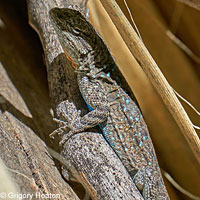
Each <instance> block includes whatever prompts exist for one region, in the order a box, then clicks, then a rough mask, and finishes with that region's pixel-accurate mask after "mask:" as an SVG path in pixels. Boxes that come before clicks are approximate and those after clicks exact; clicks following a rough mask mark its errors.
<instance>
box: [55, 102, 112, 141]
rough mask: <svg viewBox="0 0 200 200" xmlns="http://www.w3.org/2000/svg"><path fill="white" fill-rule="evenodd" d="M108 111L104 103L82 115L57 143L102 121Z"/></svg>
mask: <svg viewBox="0 0 200 200" xmlns="http://www.w3.org/2000/svg"><path fill="white" fill-rule="evenodd" d="M108 113H109V109H108V106H106V105H105V106H101V107H97V108H96V109H95V110H93V111H91V112H89V113H88V114H86V115H84V116H83V117H81V118H80V119H78V120H77V121H75V122H74V125H73V128H72V129H71V130H70V131H69V132H68V134H65V135H64V136H63V138H62V140H61V141H60V143H59V144H60V145H62V144H63V143H65V142H66V141H67V140H68V139H69V138H70V137H72V136H73V135H74V134H76V133H80V132H83V131H84V130H86V129H88V128H92V127H94V126H97V125H99V124H100V123H102V122H104V121H105V120H106V119H107V116H108Z"/></svg>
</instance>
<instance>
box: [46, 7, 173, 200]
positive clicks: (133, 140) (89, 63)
mask: <svg viewBox="0 0 200 200" xmlns="http://www.w3.org/2000/svg"><path fill="white" fill-rule="evenodd" d="M50 17H51V20H52V24H53V26H54V29H55V31H56V32H57V35H58V38H59V40H60V43H61V45H62V47H63V49H64V51H65V52H67V55H68V56H69V57H70V58H71V60H73V63H74V64H75V67H76V72H77V80H78V84H79V89H80V92H81V94H82V96H83V98H84V100H85V102H86V103H87V105H88V107H89V109H90V112H89V113H88V114H86V115H85V116H83V117H81V118H80V119H79V120H78V121H76V122H75V123H74V126H73V127H71V130H70V131H69V134H68V137H69V136H71V135H73V134H74V133H77V132H80V131H84V130H86V129H88V128H90V127H93V126H96V125H99V126H100V128H101V130H102V133H103V135H104V137H105V139H106V140H107V141H108V143H109V144H110V146H111V147H112V148H113V150H114V151H115V152H116V154H117V155H118V156H119V158H120V159H121V161H122V162H123V164H124V166H125V167H126V169H127V171H128V172H129V174H130V175H131V177H132V179H133V180H134V182H135V184H136V186H137V188H138V189H139V190H140V192H141V193H142V196H143V198H144V199H145V200H168V199H169V196H168V193H167V191H166V188H165V185H164V183H163V180H162V176H161V173H160V169H159V166H158V163H157V159H156V155H155V152H154V148H153V144H152V141H151V139H150V136H149V133H148V129H147V126H146V124H145V122H144V119H143V117H142V115H141V112H140V110H139V108H138V107H137V105H136V104H135V102H134V101H133V100H132V99H131V98H130V97H129V96H128V95H127V94H126V92H125V91H124V90H123V89H122V88H121V87H120V85H119V83H120V82H123V80H119V79H120V77H118V76H116V74H117V73H116V72H115V71H116V70H117V66H116V64H115V62H114V60H113V58H112V56H111V54H110V52H109V50H108V49H107V47H106V45H105V44H104V42H103V40H102V38H101V37H100V36H99V34H98V33H97V32H96V31H95V29H94V28H93V26H92V25H91V24H90V23H89V21H88V20H87V19H85V18H84V16H83V15H82V14H81V13H80V12H79V11H77V10H73V9H67V8H65V9H59V8H54V9H52V10H51V11H50ZM113 74H114V75H115V76H113ZM118 74H119V73H118ZM123 83H124V82H123ZM125 85H126V84H125ZM63 129H64V128H63ZM66 140H67V136H66V138H65V139H64V140H63V142H64V141H66Z"/></svg>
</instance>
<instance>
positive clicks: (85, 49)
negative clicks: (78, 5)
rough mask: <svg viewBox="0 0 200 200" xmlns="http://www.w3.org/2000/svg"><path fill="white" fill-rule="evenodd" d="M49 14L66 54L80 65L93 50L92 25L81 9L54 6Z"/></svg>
mask: <svg viewBox="0 0 200 200" xmlns="http://www.w3.org/2000/svg"><path fill="white" fill-rule="evenodd" d="M49 15H50V19H51V22H52V24H53V27H54V29H55V31H56V33H57V35H58V38H59V41H60V43H61V45H62V48H63V50H64V52H65V54H66V55H67V57H68V58H69V59H70V60H71V61H72V62H73V63H74V64H75V65H78V66H80V64H81V61H82V62H83V60H84V59H85V58H86V57H87V55H88V53H89V52H91V50H92V47H91V44H93V43H94V41H93V42H92V41H91V35H92V34H93V31H94V29H93V28H92V25H91V24H90V23H89V22H88V21H87V20H86V19H85V18H84V17H83V15H82V14H81V13H80V12H79V11H77V10H73V9H69V8H53V9H51V10H50V12H49ZM94 35H95V33H94Z"/></svg>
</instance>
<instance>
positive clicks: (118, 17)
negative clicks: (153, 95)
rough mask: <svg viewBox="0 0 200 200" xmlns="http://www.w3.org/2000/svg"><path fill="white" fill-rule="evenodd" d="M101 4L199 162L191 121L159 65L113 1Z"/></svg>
mask: <svg viewBox="0 0 200 200" xmlns="http://www.w3.org/2000/svg"><path fill="white" fill-rule="evenodd" d="M101 3H102V5H103V6H104V8H105V9H106V11H107V13H108V14H109V16H110V17H111V19H112V21H113V23H114V24H115V26H116V27H117V29H118V31H119V33H120V34H121V36H122V38H123V40H124V41H125V43H126V45H127V47H128V48H129V50H130V52H131V53H132V55H133V56H134V57H135V59H136V60H137V61H138V63H139V64H140V66H141V67H142V69H143V70H144V72H145V74H146V75H147V77H148V78H149V80H150V81H151V83H152V84H153V86H154V87H155V89H156V90H157V92H158V94H159V95H160V96H161V98H162V100H163V101H164V103H165V104H166V106H167V108H168V109H169V111H170V113H171V114H172V116H173V117H174V119H175V121H176V123H177V124H178V126H179V128H180V129H181V131H182V133H183V135H184V137H185V138H186V140H187V142H188V144H189V145H190V148H191V149H192V151H193V152H194V155H195V156H196V159H197V160H198V162H199V163H200V142H199V138H198V135H197V133H196V132H195V130H194V128H193V126H192V123H191V121H190V119H189V117H188V115H187V113H186V112H185V110H184V108H183V107H182V105H181V103H180V102H179V100H178V99H177V97H176V95H175V94H174V92H173V89H172V88H171V86H170V85H169V83H168V82H167V80H166V78H165V77H164V75H163V74H162V72H161V71H160V69H159V67H158V66H157V64H156V63H155V61H154V60H153V58H152V57H151V55H150V54H149V52H148V50H147V49H146V47H145V45H144V44H143V42H142V41H141V40H140V39H139V37H138V36H137V34H136V32H135V31H134V29H133V28H132V27H131V25H130V23H129V22H128V20H127V19H126V17H125V16H124V14H123V13H122V11H121V10H120V8H119V6H118V5H117V3H116V2H115V1H112V0H101Z"/></svg>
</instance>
